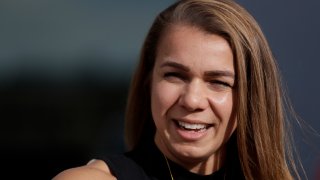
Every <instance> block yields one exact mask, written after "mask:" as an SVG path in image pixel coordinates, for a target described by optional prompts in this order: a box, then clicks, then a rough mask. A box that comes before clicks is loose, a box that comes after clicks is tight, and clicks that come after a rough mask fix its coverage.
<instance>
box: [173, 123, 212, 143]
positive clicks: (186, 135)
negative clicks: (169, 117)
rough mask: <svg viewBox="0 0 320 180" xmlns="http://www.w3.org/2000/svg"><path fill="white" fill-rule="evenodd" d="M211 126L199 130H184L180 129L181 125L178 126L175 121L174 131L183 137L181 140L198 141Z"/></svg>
mask: <svg viewBox="0 0 320 180" xmlns="http://www.w3.org/2000/svg"><path fill="white" fill-rule="evenodd" d="M210 128H212V127H209V128H207V129H205V130H201V131H192V130H185V129H182V128H181V127H179V126H178V125H177V124H176V123H175V129H176V132H177V133H178V135H179V136H180V137H181V138H182V139H183V140H186V141H198V140H200V139H201V138H203V137H204V136H205V135H206V134H207V133H208V130H209V129H210Z"/></svg>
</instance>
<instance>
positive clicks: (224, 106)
mask: <svg viewBox="0 0 320 180" xmlns="http://www.w3.org/2000/svg"><path fill="white" fill-rule="evenodd" d="M211 97H212V98H211V104H212V106H213V108H214V109H215V111H216V113H217V115H218V116H219V117H220V119H221V122H222V123H225V124H227V123H228V122H229V120H231V119H233V100H234V99H233V94H232V92H227V93H223V94H216V95H213V96H211Z"/></svg>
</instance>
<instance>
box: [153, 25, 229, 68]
mask: <svg viewBox="0 0 320 180" xmlns="http://www.w3.org/2000/svg"><path fill="white" fill-rule="evenodd" d="M164 60H173V61H179V62H182V63H187V64H189V65H190V66H191V67H192V66H199V65H200V64H204V65H205V66H207V67H213V68H214V67H220V66H221V65H223V66H222V67H220V68H224V69H228V70H233V54H232V50H231V48H230V46H229V43H228V42H227V41H226V40H225V39H224V38H223V37H221V36H219V35H216V34H209V33H206V32H204V31H202V30H200V29H199V28H197V27H193V26H187V25H172V26H170V27H168V29H167V30H166V32H165V33H164V34H163V36H162V38H161V39H160V41H159V44H158V48H157V56H156V64H157V63H161V62H162V61H164Z"/></svg>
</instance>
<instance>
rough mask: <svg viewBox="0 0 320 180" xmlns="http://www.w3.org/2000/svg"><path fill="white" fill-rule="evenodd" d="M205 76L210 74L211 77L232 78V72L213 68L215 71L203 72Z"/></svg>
mask: <svg viewBox="0 0 320 180" xmlns="http://www.w3.org/2000/svg"><path fill="white" fill-rule="evenodd" d="M204 75H205V76H212V77H230V78H232V79H234V78H235V77H234V73H232V72H230V71H220V70H215V71H207V72H205V73H204Z"/></svg>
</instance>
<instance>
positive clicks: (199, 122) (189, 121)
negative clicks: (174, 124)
mask: <svg viewBox="0 0 320 180" xmlns="http://www.w3.org/2000/svg"><path fill="white" fill-rule="evenodd" d="M173 120H174V121H182V122H185V123H190V124H204V125H214V123H208V122H205V121H203V120H198V119H186V118H174V119H173Z"/></svg>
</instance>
